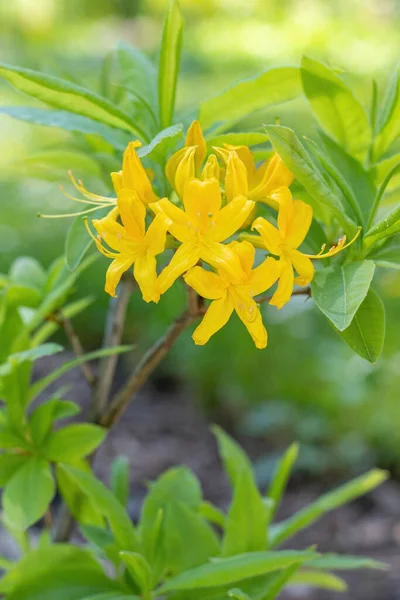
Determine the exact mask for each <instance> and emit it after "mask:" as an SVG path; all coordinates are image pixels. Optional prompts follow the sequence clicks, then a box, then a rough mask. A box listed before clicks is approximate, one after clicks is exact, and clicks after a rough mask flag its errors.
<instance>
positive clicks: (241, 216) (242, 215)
mask: <svg viewBox="0 0 400 600" xmlns="http://www.w3.org/2000/svg"><path fill="white" fill-rule="evenodd" d="M253 207H254V202H252V201H251V200H247V199H246V198H244V197H239V198H235V199H234V200H232V201H231V202H229V204H227V205H226V206H224V208H223V209H222V210H221V211H220V212H219V213H218V215H217V218H216V219H215V226H214V227H213V229H212V237H213V239H214V240H216V241H217V242H222V241H223V240H226V239H227V238H228V237H230V236H231V235H233V234H234V233H235V232H236V231H237V230H238V229H239V228H240V227H241V226H242V225H243V223H244V222H245V220H246V219H247V217H248V216H249V214H250V213H251V211H252V209H253Z"/></svg>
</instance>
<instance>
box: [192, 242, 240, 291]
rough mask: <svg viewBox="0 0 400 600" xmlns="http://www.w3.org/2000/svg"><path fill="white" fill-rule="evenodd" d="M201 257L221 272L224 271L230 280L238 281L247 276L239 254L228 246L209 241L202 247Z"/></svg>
mask: <svg viewBox="0 0 400 600" xmlns="http://www.w3.org/2000/svg"><path fill="white" fill-rule="evenodd" d="M200 257H201V258H202V259H203V260H204V261H205V262H207V263H208V264H209V265H211V266H212V267H215V268H216V269H218V270H219V271H220V273H221V272H222V273H223V274H224V275H225V276H226V277H227V278H228V279H229V280H230V281H233V282H238V281H241V280H243V279H244V278H245V273H244V271H243V269H242V265H241V263H240V260H239V257H238V255H237V254H235V253H234V251H233V250H232V249H231V248H229V247H228V246H224V245H223V244H219V243H218V242H209V243H208V244H207V245H206V244H204V245H202V246H201V247H200Z"/></svg>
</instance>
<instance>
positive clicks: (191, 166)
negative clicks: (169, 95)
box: [165, 121, 207, 197]
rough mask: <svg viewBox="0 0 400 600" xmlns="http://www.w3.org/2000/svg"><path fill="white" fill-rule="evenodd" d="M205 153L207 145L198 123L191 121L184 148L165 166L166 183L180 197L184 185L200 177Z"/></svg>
mask: <svg viewBox="0 0 400 600" xmlns="http://www.w3.org/2000/svg"><path fill="white" fill-rule="evenodd" d="M206 153H207V144H206V141H205V139H204V136H203V132H202V130H201V126H200V123H199V122H198V121H193V123H192V124H191V125H190V127H189V129H188V131H187V134H186V139H185V146H184V147H183V148H181V149H180V150H178V151H177V152H175V153H174V154H173V155H172V156H171V158H170V159H169V160H168V161H167V164H166V165H165V174H166V176H167V178H168V181H169V182H170V184H171V186H172V187H173V188H174V189H175V190H176V192H177V194H178V195H179V196H180V197H182V195H183V192H184V189H185V185H186V183H187V182H188V181H190V179H193V178H194V177H196V176H199V175H200V169H201V165H202V164H203V161H204V159H205V157H206Z"/></svg>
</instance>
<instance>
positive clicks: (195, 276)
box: [183, 267, 226, 300]
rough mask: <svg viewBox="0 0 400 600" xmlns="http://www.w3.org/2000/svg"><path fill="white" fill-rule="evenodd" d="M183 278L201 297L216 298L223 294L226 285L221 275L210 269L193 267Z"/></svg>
mask: <svg viewBox="0 0 400 600" xmlns="http://www.w3.org/2000/svg"><path fill="white" fill-rule="evenodd" d="M183 278H184V280H185V281H186V283H187V284H188V285H190V287H192V288H193V289H194V290H195V291H196V292H197V293H198V294H199V295H200V296H202V297H203V298H207V299H208V300H217V299H218V298H222V296H224V295H225V292H226V285H224V283H223V282H222V280H221V277H219V276H218V275H216V274H215V273H212V272H211V271H206V270H205V269H202V268H201V267H193V269H190V271H188V272H187V273H186V275H184V276H183Z"/></svg>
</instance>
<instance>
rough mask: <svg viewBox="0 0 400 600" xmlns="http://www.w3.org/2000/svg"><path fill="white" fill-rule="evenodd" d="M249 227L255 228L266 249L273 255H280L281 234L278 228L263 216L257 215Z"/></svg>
mask: <svg viewBox="0 0 400 600" xmlns="http://www.w3.org/2000/svg"><path fill="white" fill-rule="evenodd" d="M251 229H255V230H256V231H258V233H259V234H260V235H261V239H262V241H263V242H264V245H265V247H266V249H267V250H268V251H269V252H271V254H275V256H281V254H282V248H281V246H282V243H283V240H282V236H281V234H280V233H279V231H278V229H277V228H276V227H274V226H273V225H272V223H270V222H269V221H267V220H266V219H264V217H258V218H257V219H256V220H255V221H254V223H253V225H252V228H251Z"/></svg>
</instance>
